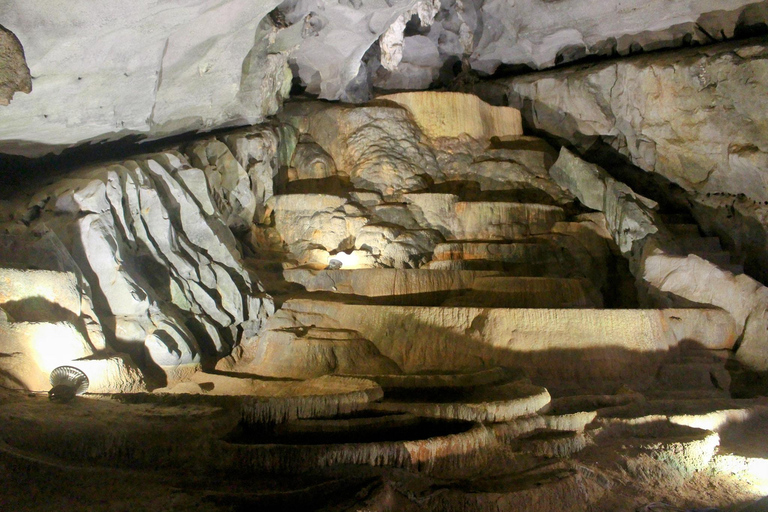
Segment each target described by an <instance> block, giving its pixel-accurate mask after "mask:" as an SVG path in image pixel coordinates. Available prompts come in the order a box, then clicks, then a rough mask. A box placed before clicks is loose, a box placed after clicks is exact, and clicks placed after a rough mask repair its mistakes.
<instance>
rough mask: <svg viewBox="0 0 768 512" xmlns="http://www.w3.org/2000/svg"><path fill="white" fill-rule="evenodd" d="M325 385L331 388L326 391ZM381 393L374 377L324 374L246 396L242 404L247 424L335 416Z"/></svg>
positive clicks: (371, 399)
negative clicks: (279, 389)
mask: <svg viewBox="0 0 768 512" xmlns="http://www.w3.org/2000/svg"><path fill="white" fill-rule="evenodd" d="M324 388H330V389H329V390H328V392H323V391H325V389H324ZM383 396H384V391H383V390H382V389H381V386H379V385H378V384H376V383H375V382H373V381H370V380H366V379H357V378H350V377H336V376H330V375H327V376H324V377H320V378H318V379H312V380H308V381H302V382H298V383H297V384H296V385H295V386H293V387H292V388H288V389H287V390H286V391H284V394H281V395H279V396H266V397H265V396H249V397H245V398H244V399H243V402H242V405H241V414H242V420H243V422H244V423H246V424H252V425H253V424H269V423H283V422H286V421H290V420H295V419H307V418H317V417H323V416H337V415H342V414H349V413H351V412H355V411H359V410H361V409H365V408H366V407H367V406H368V405H369V404H370V403H371V402H373V401H375V400H380V399H381V398H382V397H383Z"/></svg>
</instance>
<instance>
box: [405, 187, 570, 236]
mask: <svg viewBox="0 0 768 512" xmlns="http://www.w3.org/2000/svg"><path fill="white" fill-rule="evenodd" d="M403 199H404V201H405V202H406V203H408V209H409V210H410V211H411V213H412V214H413V215H414V217H416V218H417V220H419V221H420V224H421V225H423V226H430V227H432V228H434V229H437V230H438V231H440V232H441V233H442V234H443V236H444V237H445V238H446V239H448V240H504V239H506V240H510V239H514V238H520V237H523V236H528V235H533V234H539V233H547V232H549V231H550V230H551V229H552V227H553V226H554V225H555V223H557V222H559V221H562V220H564V219H565V212H564V211H563V209H562V208H560V207H558V206H551V205H544V204H536V203H512V202H497V201H477V202H466V201H460V200H459V198H458V197H457V196H455V195H453V194H431V193H424V194H405V195H404V196H403Z"/></svg>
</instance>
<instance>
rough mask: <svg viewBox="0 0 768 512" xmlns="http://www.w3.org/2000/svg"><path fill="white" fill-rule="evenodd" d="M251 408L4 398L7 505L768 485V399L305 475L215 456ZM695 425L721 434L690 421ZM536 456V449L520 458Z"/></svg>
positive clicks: (628, 410) (713, 492)
mask: <svg viewBox="0 0 768 512" xmlns="http://www.w3.org/2000/svg"><path fill="white" fill-rule="evenodd" d="M240 402H241V399H239V398H238V397H227V396H216V397H214V396H209V397H204V396H191V395H177V396H169V395H165V396H152V395H147V396H144V397H142V396H132V397H125V396H113V397H109V396H100V397H95V396H90V397H89V396H87V395H86V396H81V397H76V398H75V400H73V401H72V402H70V403H66V404H61V403H55V402H51V401H49V400H48V399H47V397H46V396H44V395H35V394H26V393H19V392H10V391H2V392H1V393H0V423H2V425H3V428H2V433H1V434H0V436H2V444H0V467H1V468H2V471H0V481H2V485H1V486H0V488H1V489H2V492H1V493H0V505H1V506H0V508H2V510H29V511H36V510H51V509H53V510H56V509H60V510H83V511H91V510H93V511H96V510H99V511H103V510H109V511H122V510H125V511H128V510H131V511H135V510H191V511H235V510H251V509H255V508H258V509H260V510H276V509H283V508H289V509H293V510H521V509H526V510H596V511H597V510H606V511H607V510H688V509H693V508H705V507H714V508H716V509H718V510H739V509H740V507H741V506H743V505H744V504H746V503H750V502H752V501H754V500H755V499H757V498H759V497H760V495H761V494H760V493H761V492H762V493H765V489H766V487H765V485H766V483H768V482H766V477H767V476H768V473H766V468H768V462H766V460H767V459H768V446H767V445H766V443H765V439H766V434H767V433H768V412H767V411H768V403H767V402H766V401H765V399H756V400H735V399H720V400H712V399H709V400H685V401H680V402H679V403H678V404H677V405H678V408H679V410H681V411H683V412H684V414H681V415H677V416H675V415H671V414H667V415H664V414H663V412H664V410H665V409H668V408H669V407H670V403H669V401H660V400H648V401H645V400H640V401H635V402H631V403H628V404H626V405H624V406H620V407H619V408H618V409H617V408H616V407H613V408H605V411H606V412H607V413H606V414H604V415H603V418H602V420H600V418H597V419H596V420H593V421H592V422H591V423H589V424H587V425H586V426H585V428H584V430H583V436H581V437H579V436H576V437H579V439H582V442H580V443H574V442H572V441H568V442H565V443H563V442H562V441H563V440H569V439H575V437H574V436H573V434H574V433H573V432H570V431H568V432H559V433H556V432H552V431H549V432H546V431H544V430H536V431H535V433H534V435H531V434H530V432H528V433H524V434H523V435H521V436H517V437H515V436H514V435H509V432H510V431H512V430H515V429H516V428H518V427H511V425H512V424H513V423H512V422H509V423H501V424H496V425H493V426H490V427H489V428H491V429H492V430H493V431H494V432H496V433H497V434H498V433H500V432H507V435H499V436H497V437H498V438H499V439H501V440H502V441H501V442H499V443H496V444H494V445H492V446H489V447H486V448H485V451H484V453H483V456H482V457H476V456H472V455H470V456H468V457H467V458H466V464H459V465H455V466H453V467H452V468H451V469H450V470H444V471H442V472H440V471H431V470H429V468H427V469H426V470H422V469H419V468H407V467H406V468H397V467H376V466H373V465H366V464H359V465H350V464H339V465H337V466H333V465H331V466H329V467H325V468H319V469H317V470H315V471H304V472H298V474H297V473H296V472H291V471H290V470H289V471H286V472H285V474H277V473H270V472H268V471H263V470H258V469H255V468H253V467H249V466H248V464H247V463H245V462H244V459H243V458H241V457H239V456H237V454H235V456H234V457H231V456H228V455H227V454H229V455H231V453H232V452H228V451H221V450H219V449H218V446H219V445H220V444H221V443H223V442H225V441H223V440H224V439H226V438H227V436H228V435H229V434H230V432H231V431H232V430H233V429H235V428H236V427H237V425H238V423H239V421H240V418H241V411H240ZM555 404H557V401H555ZM556 408H557V405H555V409H556ZM569 408H570V410H573V405H571V406H570V407H569ZM577 408H578V407H577ZM554 412H558V411H557V410H555V411H554ZM562 417H565V416H562ZM683 417H685V418H687V419H681V418H683ZM619 418H622V420H621V421H619V420H618V419H619ZM697 421H698V422H700V426H704V424H705V423H707V422H709V426H710V427H712V428H715V427H716V429H717V430H718V434H713V432H712V431H709V430H705V429H699V428H692V427H690V426H685V425H682V423H687V424H689V425H690V424H695V423H696V422H697ZM518 424H520V422H519V421H518ZM505 429H506V430H505ZM510 429H511V430H510ZM713 436H714V437H713ZM557 440H559V441H560V444H558V445H557V446H560V448H559V449H552V448H553V447H555V446H556V441H557ZM534 448H535V449H534ZM526 450H527V451H528V455H529V456H531V455H535V457H533V458H530V457H529V458H521V457H520V454H521V453H522V452H526ZM708 450H709V452H708ZM288 466H290V463H289V464H288ZM761 486H762V487H761ZM521 507H523V508H521ZM654 507H655V508H654ZM674 507H678V508H674Z"/></svg>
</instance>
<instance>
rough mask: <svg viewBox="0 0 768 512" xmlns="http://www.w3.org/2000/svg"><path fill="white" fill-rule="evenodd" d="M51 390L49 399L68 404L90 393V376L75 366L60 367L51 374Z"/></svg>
mask: <svg viewBox="0 0 768 512" xmlns="http://www.w3.org/2000/svg"><path fill="white" fill-rule="evenodd" d="M50 379H51V386H52V387H51V389H50V391H48V398H49V399H50V400H53V401H56V402H62V403H67V402H69V401H71V400H72V399H73V398H75V395H82V394H83V393H85V392H86V391H88V386H89V384H90V383H89V381H88V376H87V375H86V374H85V373H83V371H82V370H80V369H78V368H75V367H74V366H59V367H58V368H54V369H53V371H52V372H51V377H50Z"/></svg>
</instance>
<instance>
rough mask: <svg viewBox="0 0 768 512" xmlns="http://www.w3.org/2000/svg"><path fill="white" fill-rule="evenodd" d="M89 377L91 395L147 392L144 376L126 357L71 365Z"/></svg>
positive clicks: (119, 356)
mask: <svg viewBox="0 0 768 512" xmlns="http://www.w3.org/2000/svg"><path fill="white" fill-rule="evenodd" d="M69 365H70V366H74V367H75V368H78V369H79V370H81V371H83V373H85V374H86V375H87V376H88V382H89V387H88V392H89V393H141V392H146V391H147V386H146V383H145V381H144V375H143V373H142V372H141V370H140V369H139V368H138V367H137V366H136V364H135V363H134V362H133V360H132V359H131V358H130V357H128V356H125V355H113V356H110V357H91V358H85V359H79V360H77V361H72V362H70V363H69Z"/></svg>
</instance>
